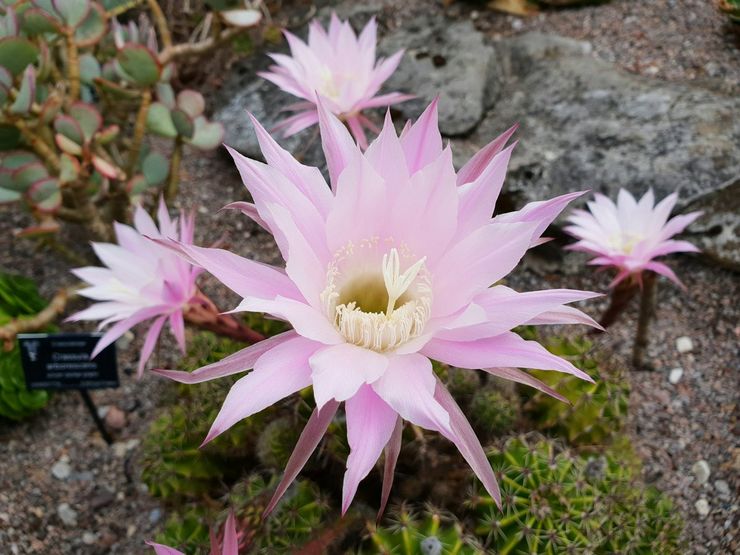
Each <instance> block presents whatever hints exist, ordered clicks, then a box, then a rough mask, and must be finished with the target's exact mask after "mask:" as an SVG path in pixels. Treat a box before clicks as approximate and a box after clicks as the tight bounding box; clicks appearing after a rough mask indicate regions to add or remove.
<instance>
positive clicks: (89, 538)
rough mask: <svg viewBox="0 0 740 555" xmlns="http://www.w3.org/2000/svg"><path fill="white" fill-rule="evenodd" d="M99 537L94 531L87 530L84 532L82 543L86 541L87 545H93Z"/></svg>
mask: <svg viewBox="0 0 740 555" xmlns="http://www.w3.org/2000/svg"><path fill="white" fill-rule="evenodd" d="M97 539H98V538H97V536H96V535H95V534H93V533H92V532H85V533H84V534H82V543H84V544H85V545H92V544H94V543H95V541H96V540H97Z"/></svg>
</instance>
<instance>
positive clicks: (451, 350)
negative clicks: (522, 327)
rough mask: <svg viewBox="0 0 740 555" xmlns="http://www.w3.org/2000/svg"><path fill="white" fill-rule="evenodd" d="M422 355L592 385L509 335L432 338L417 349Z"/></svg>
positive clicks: (565, 365) (580, 373)
mask: <svg viewBox="0 0 740 555" xmlns="http://www.w3.org/2000/svg"><path fill="white" fill-rule="evenodd" d="M421 352H422V353H423V354H425V355H426V356H428V357H430V358H433V359H434V360H439V361H440V362H444V363H446V364H450V365H452V366H457V367H458V368H471V369H477V368H493V367H507V366H513V367H517V368H534V369H537V370H557V371H558V372H565V373H566V374H572V375H574V376H577V377H579V378H581V379H582V380H586V381H589V382H593V380H592V379H591V378H590V377H589V375H588V374H586V373H585V372H583V371H582V370H580V369H578V368H576V367H575V366H573V364H571V363H570V362H568V361H567V360H564V359H562V358H560V357H557V356H555V355H553V354H552V353H550V352H549V351H548V350H547V349H545V348H544V347H543V346H542V345H540V344H539V343H537V342H536V341H525V340H524V339H522V338H521V337H519V336H518V335H517V334H515V333H512V332H507V333H503V334H501V335H497V336H495V337H489V338H485V339H478V340H476V341H467V342H456V341H445V340H443V339H432V340H431V341H429V343H427V344H426V345H425V346H424V348H423V349H422V350H421Z"/></svg>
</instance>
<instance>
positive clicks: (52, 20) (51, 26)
mask: <svg viewBox="0 0 740 555" xmlns="http://www.w3.org/2000/svg"><path fill="white" fill-rule="evenodd" d="M22 17H23V21H22V23H21V28H22V29H23V30H24V31H25V32H26V33H28V34H29V35H31V36H36V35H43V34H45V33H57V32H59V31H61V21H59V19H57V18H56V17H55V16H53V15H51V14H50V13H49V12H47V11H45V10H42V9H41V8H29V9H27V10H26V11H24V12H23V16H22Z"/></svg>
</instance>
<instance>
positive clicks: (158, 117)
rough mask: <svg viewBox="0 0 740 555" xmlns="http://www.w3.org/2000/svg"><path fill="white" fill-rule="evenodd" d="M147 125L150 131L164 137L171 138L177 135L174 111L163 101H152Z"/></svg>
mask: <svg viewBox="0 0 740 555" xmlns="http://www.w3.org/2000/svg"><path fill="white" fill-rule="evenodd" d="M146 126H147V129H148V130H149V131H151V132H152V133H154V134H156V135H161V136H162V137H169V138H171V139H173V138H175V137H177V129H176V128H175V124H174V122H173V121H172V113H171V112H170V109H169V108H167V106H165V105H164V104H162V103H161V102H152V105H151V106H149V113H148V114H147V117H146Z"/></svg>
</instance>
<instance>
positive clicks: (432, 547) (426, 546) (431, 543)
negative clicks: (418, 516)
mask: <svg viewBox="0 0 740 555" xmlns="http://www.w3.org/2000/svg"><path fill="white" fill-rule="evenodd" d="M420 547H421V552H422V553H423V554H424V555H441V553H442V542H441V541H439V538H437V537H436V536H429V537H428V538H424V539H423V540H422V542H421V546H420Z"/></svg>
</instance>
